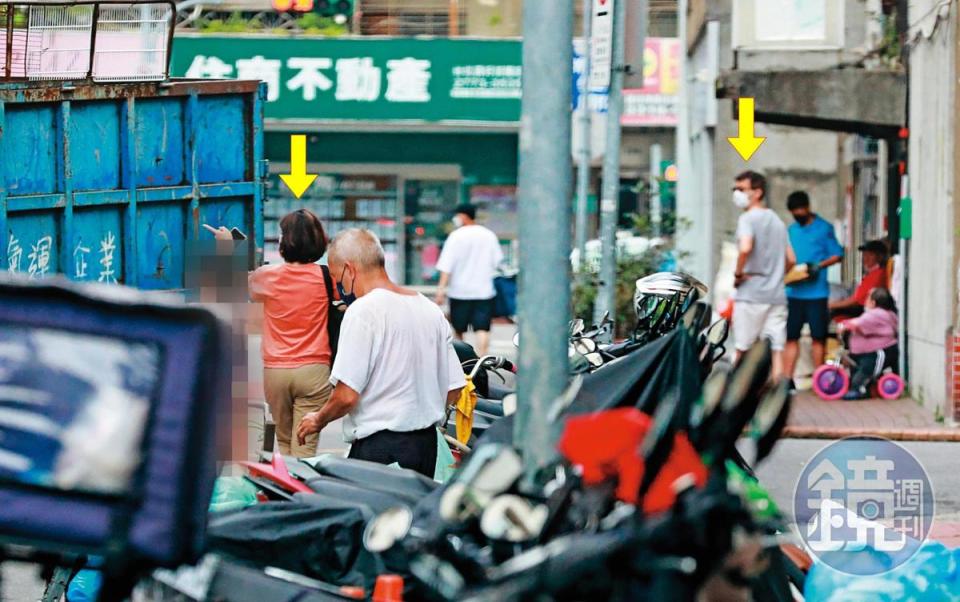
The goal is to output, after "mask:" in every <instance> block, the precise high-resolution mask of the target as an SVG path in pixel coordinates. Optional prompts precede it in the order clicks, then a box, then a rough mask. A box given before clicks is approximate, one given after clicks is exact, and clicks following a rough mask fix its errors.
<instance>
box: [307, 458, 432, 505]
mask: <svg viewBox="0 0 960 602" xmlns="http://www.w3.org/2000/svg"><path fill="white" fill-rule="evenodd" d="M313 468H314V470H316V471H317V472H318V473H320V474H321V475H323V476H326V477H333V478H335V479H340V480H341V481H347V482H348V483H355V484H357V485H360V486H363V487H374V488H376V489H377V490H378V491H388V492H396V493H397V494H398V495H404V496H408V497H413V498H414V499H420V498H422V497H423V496H425V495H427V494H428V493H430V492H431V491H433V490H434V489H436V488H437V487H439V484H438V483H437V482H436V481H434V480H433V479H428V478H427V477H425V476H423V475H422V474H420V473H418V472H416V471H413V470H407V469H405V468H396V467H390V466H384V465H383V464H377V463H376V462H367V461H365V460H351V459H350V458H341V457H339V456H333V455H329V456H322V457H320V458H318V459H317V461H316V462H315V463H314V464H313Z"/></svg>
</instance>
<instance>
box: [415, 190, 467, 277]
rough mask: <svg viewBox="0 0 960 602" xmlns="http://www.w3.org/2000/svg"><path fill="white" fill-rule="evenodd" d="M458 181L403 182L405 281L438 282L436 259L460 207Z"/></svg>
mask: <svg viewBox="0 0 960 602" xmlns="http://www.w3.org/2000/svg"><path fill="white" fill-rule="evenodd" d="M458 187H459V183H458V182H457V181H456V180H407V181H406V182H405V183H404V192H403V199H404V216H405V217H404V222H405V224H406V234H407V236H406V248H405V252H406V272H407V273H406V282H407V284H411V285H423V284H434V283H436V282H437V280H438V279H439V274H438V273H437V260H438V259H439V258H440V249H441V248H442V246H443V241H444V240H446V238H447V235H448V234H450V232H451V231H452V230H453V224H452V223H451V218H452V217H453V209H454V208H455V207H456V206H457V193H458Z"/></svg>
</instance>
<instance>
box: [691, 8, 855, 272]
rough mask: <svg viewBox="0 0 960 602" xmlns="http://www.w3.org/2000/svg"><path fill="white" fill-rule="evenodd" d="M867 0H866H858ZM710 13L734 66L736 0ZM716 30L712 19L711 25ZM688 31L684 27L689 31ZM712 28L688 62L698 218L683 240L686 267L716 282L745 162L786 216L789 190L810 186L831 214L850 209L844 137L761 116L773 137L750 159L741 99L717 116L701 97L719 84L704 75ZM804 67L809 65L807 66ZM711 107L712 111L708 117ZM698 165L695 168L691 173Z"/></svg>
mask: <svg viewBox="0 0 960 602" xmlns="http://www.w3.org/2000/svg"><path fill="white" fill-rule="evenodd" d="M855 4H857V5H861V4H862V3H861V2H860V0H857V2H855ZM707 20H708V21H711V20H712V21H714V23H715V25H714V27H715V28H716V30H717V32H718V34H717V35H718V41H719V55H718V57H717V58H718V61H717V63H718V65H717V66H718V67H719V70H720V71H723V70H728V69H732V68H734V55H733V52H732V50H731V40H732V19H731V2H730V0H719V1H718V2H716V3H710V10H709V13H708V16H707ZM707 31H709V26H708V27H707ZM683 36H685V33H681V37H683ZM709 42H710V36H709V35H706V33H705V34H702V35H700V36H699V37H698V38H697V43H696V45H695V46H694V47H693V48H692V50H691V54H690V57H689V61H688V63H687V65H686V69H687V72H686V73H685V75H684V80H685V81H684V83H685V84H686V85H687V86H688V90H689V94H688V97H687V114H686V119H687V121H688V126H687V127H686V128H681V130H682V131H681V132H680V133H679V135H678V144H683V137H688V138H689V141H688V144H689V146H688V148H687V149H680V148H678V156H680V157H683V156H684V153H688V155H687V157H688V158H687V159H686V162H687V163H688V165H687V166H686V168H685V166H684V165H681V166H680V179H681V183H683V180H684V178H687V177H689V178H690V180H689V181H688V182H687V183H686V184H685V185H684V186H681V187H680V189H679V190H678V203H679V205H680V207H679V211H680V213H681V215H684V216H686V217H688V218H690V219H693V220H694V225H693V228H692V229H691V230H690V231H689V232H688V233H687V234H686V235H685V236H684V237H682V238H681V239H680V240H679V246H680V248H681V250H683V251H686V252H687V253H690V254H691V255H690V257H689V258H688V259H687V264H686V267H687V268H688V269H689V270H690V271H691V272H692V273H693V274H694V275H696V276H698V277H701V278H704V279H705V280H704V281H705V282H708V283H710V282H713V280H714V277H715V276H716V275H717V274H716V271H717V268H718V265H717V260H718V258H719V257H720V254H721V247H722V245H723V243H724V242H730V241H733V239H734V233H735V230H736V220H737V217H738V215H739V212H738V210H737V209H736V208H735V207H734V205H733V203H732V201H731V188H732V187H733V177H734V176H736V175H737V174H738V173H740V172H742V171H744V170H745V169H752V170H755V171H759V172H762V173H764V174H765V175H766V176H767V178H768V180H769V184H770V190H769V201H770V206H771V207H773V208H774V209H776V210H777V211H778V212H779V213H780V214H781V216H782V217H783V218H784V220H785V221H787V220H789V219H792V218H790V216H789V214H788V213H787V212H786V207H785V205H786V197H787V195H788V194H789V193H790V192H793V191H794V190H806V191H807V192H808V193H809V194H810V196H811V198H812V199H813V202H814V204H815V209H816V210H817V211H818V212H820V213H821V214H822V215H823V216H824V217H825V218H827V219H830V220H831V221H832V220H834V219H836V218H837V217H839V216H842V215H843V195H842V189H841V184H840V177H839V172H840V151H839V148H840V141H839V135H837V134H835V133H832V132H823V131H817V130H808V129H802V128H792V127H785V126H772V125H765V124H757V135H758V136H766V137H767V141H766V142H765V143H764V145H763V146H762V147H761V148H760V150H759V151H758V152H757V153H756V154H755V155H754V156H753V158H751V160H750V161H749V163H746V162H744V161H743V159H742V158H740V156H739V155H737V154H736V152H735V151H734V150H733V148H732V147H731V146H730V144H729V143H728V141H727V138H728V137H732V136H736V135H737V127H738V126H737V122H736V121H735V120H734V118H733V105H732V102H731V101H729V100H723V101H719V102H718V103H717V105H716V114H715V116H712V119H711V116H710V115H709V113H710V111H704V110H703V109H702V108H701V107H698V105H697V103H700V102H702V99H697V95H702V94H709V93H710V91H711V90H712V89H713V86H714V85H715V84H714V82H713V81H712V80H711V81H707V82H704V81H701V80H702V79H703V77H704V75H705V74H708V73H709V71H710V69H709V63H710V61H709V58H708V57H709V54H710V49H709V48H708V44H709ZM801 68H807V67H802V66H801ZM704 114H706V115H707V116H706V118H705V117H704ZM690 172H692V173H690Z"/></svg>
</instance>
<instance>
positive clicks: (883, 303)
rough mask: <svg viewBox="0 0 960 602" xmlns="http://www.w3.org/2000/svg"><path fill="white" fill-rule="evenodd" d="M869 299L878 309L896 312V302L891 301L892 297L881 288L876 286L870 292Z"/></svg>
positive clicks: (887, 291)
mask: <svg viewBox="0 0 960 602" xmlns="http://www.w3.org/2000/svg"><path fill="white" fill-rule="evenodd" d="M870 298H871V299H873V302H874V303H876V304H877V307H879V308H880V309H885V310H887V311H892V312H896V311H897V302H896V301H894V300H893V295H891V294H890V291H889V290H887V289H885V288H883V287H882V286H878V287H876V288H875V289H873V290H872V291H870Z"/></svg>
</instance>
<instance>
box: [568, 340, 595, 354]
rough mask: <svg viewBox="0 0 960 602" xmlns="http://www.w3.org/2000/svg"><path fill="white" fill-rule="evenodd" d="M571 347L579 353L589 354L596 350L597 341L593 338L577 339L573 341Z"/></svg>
mask: <svg viewBox="0 0 960 602" xmlns="http://www.w3.org/2000/svg"><path fill="white" fill-rule="evenodd" d="M573 348H574V350H576V352H577V353H579V354H581V355H589V354H591V353H593V352H595V351H596V350H597V342H596V341H594V340H593V339H577V340H576V341H574V342H573Z"/></svg>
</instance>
